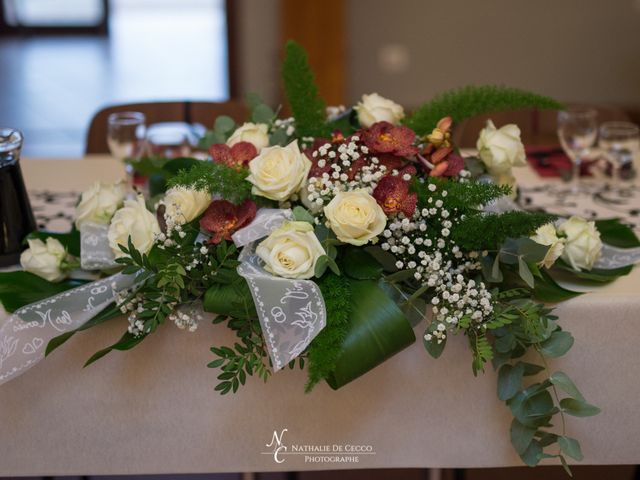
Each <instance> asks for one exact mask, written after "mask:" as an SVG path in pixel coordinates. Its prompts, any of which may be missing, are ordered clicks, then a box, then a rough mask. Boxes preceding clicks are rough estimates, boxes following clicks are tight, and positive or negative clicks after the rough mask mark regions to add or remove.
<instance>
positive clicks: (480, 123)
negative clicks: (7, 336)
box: [453, 106, 630, 148]
mask: <svg viewBox="0 0 640 480" xmlns="http://www.w3.org/2000/svg"><path fill="white" fill-rule="evenodd" d="M593 108H595V109H596V110H597V111H598V123H602V122H607V121H610V120H624V121H629V120H630V117H629V115H628V114H627V113H626V112H625V111H624V110H623V109H622V108H619V107H612V106H594V107H593ZM557 116H558V111H557V110H536V109H528V110H518V111H509V112H496V113H492V114H489V115H478V116H477V117H472V118H469V119H467V120H465V121H463V122H462V123H460V124H459V125H456V126H455V127H454V132H453V140H454V142H455V144H456V145H458V146H460V147H462V148H469V147H473V148H475V146H476V141H477V140H478V135H479V133H480V130H482V129H483V128H484V126H485V124H486V123H487V120H489V119H491V120H493V123H495V125H496V127H498V128H499V127H501V126H502V125H505V124H507V123H515V124H516V125H518V127H520V130H521V132H522V133H521V138H522V141H523V143H524V144H525V145H555V144H557V143H558V135H557V133H556V128H557Z"/></svg>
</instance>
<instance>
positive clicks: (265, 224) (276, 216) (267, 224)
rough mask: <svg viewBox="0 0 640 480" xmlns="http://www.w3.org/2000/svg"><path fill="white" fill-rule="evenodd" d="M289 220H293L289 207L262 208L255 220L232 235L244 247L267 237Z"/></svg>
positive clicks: (234, 240) (239, 245)
mask: <svg viewBox="0 0 640 480" xmlns="http://www.w3.org/2000/svg"><path fill="white" fill-rule="evenodd" d="M287 220H293V213H292V212H291V210H289V209H286V210H285V209H280V208H261V209H260V210H258V213H257V214H256V218H254V219H253V222H251V224H250V225H247V226H246V227H244V228H241V229H240V230H238V231H237V232H236V233H234V234H233V235H231V238H232V239H233V243H235V244H236V246H237V247H244V246H245V245H249V244H250V243H252V242H255V241H256V240H260V239H261V238H263V237H266V236H267V235H269V234H270V233H271V232H273V231H274V230H275V229H276V228H278V227H280V226H281V225H282V224H283V223H284V222H286V221H287Z"/></svg>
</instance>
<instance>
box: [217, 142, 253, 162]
mask: <svg viewBox="0 0 640 480" xmlns="http://www.w3.org/2000/svg"><path fill="white" fill-rule="evenodd" d="M209 154H210V155H211V158H212V159H213V161H214V162H216V163H223V164H224V165H226V166H227V167H231V168H241V167H244V166H246V165H247V164H248V163H249V162H250V161H251V160H253V159H254V158H255V157H256V156H257V155H258V150H256V147H255V146H254V145H253V144H252V143H249V142H238V143H236V144H235V145H234V146H233V147H229V146H228V145H225V144H224V143H216V144H214V145H211V146H210V147H209Z"/></svg>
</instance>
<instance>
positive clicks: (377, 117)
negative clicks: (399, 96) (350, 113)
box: [353, 93, 404, 128]
mask: <svg viewBox="0 0 640 480" xmlns="http://www.w3.org/2000/svg"><path fill="white" fill-rule="evenodd" d="M353 109H354V110H355V111H356V112H358V121H359V122H360V125H362V126H363V127H365V128H369V127H370V126H371V125H373V124H374V123H376V122H382V121H384V122H389V123H392V124H393V125H398V124H399V123H400V120H402V119H403V118H404V109H403V108H402V106H401V105H398V104H397V103H395V102H393V101H391V100H389V99H387V98H384V97H381V96H380V95H378V94H377V93H372V94H370V95H363V96H362V100H360V101H359V102H358V104H357V105H356V106H355V107H353Z"/></svg>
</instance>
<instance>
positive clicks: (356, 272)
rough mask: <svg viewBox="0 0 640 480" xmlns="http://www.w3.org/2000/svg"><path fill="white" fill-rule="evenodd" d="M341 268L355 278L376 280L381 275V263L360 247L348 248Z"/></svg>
mask: <svg viewBox="0 0 640 480" xmlns="http://www.w3.org/2000/svg"><path fill="white" fill-rule="evenodd" d="M342 268H343V270H344V273H345V274H346V275H348V276H349V277H351V278H355V279H356V280H376V279H378V278H380V276H381V275H382V265H380V264H379V263H378V261H377V260H376V259H375V258H373V257H372V256H371V255H370V254H369V253H367V252H366V251H365V250H364V249H362V248H348V249H347V250H346V252H345V255H344V260H343V266H342Z"/></svg>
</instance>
